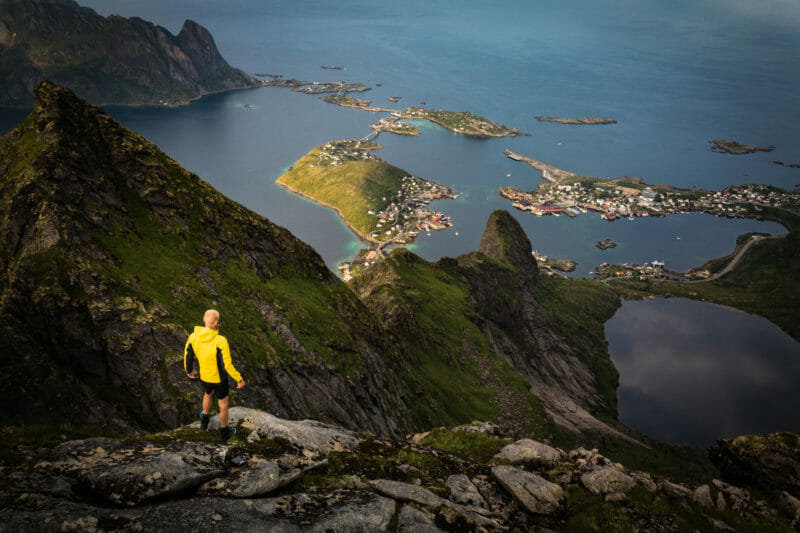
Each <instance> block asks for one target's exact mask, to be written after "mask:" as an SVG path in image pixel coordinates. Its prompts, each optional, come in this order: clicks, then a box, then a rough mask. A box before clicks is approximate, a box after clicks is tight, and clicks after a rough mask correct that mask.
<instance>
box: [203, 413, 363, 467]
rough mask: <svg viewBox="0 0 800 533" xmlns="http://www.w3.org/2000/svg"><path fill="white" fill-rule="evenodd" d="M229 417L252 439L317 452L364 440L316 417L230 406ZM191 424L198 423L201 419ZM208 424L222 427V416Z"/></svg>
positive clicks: (326, 451) (337, 448) (322, 453)
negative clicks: (283, 441) (284, 442)
mask: <svg viewBox="0 0 800 533" xmlns="http://www.w3.org/2000/svg"><path fill="white" fill-rule="evenodd" d="M228 417H229V418H228V419H229V423H230V424H231V425H237V424H241V425H242V426H244V427H246V428H248V429H250V430H251V433H250V435H248V440H249V441H255V440H258V439H261V438H264V437H270V438H275V437H280V438H282V439H286V440H287V441H289V442H290V443H291V444H292V445H294V446H296V447H298V448H301V449H303V450H304V451H306V452H309V453H311V454H314V455H322V456H326V455H328V454H329V453H330V452H332V451H344V450H352V449H353V448H355V447H356V446H358V444H359V443H360V442H361V441H362V440H363V439H362V438H361V437H360V436H358V434H356V433H354V432H352V431H349V430H347V429H344V428H341V427H338V426H331V425H328V424H323V423H322V422H318V421H316V420H285V419H283V418H278V417H277V416H274V415H271V414H269V413H265V412H264V411H259V410H257V409H249V408H247V407H239V406H236V407H231V408H230V411H229V414H228ZM191 425H192V426H197V425H199V422H195V423H194V424H191ZM209 427H211V428H214V427H219V416H213V417H211V422H210V423H209Z"/></svg>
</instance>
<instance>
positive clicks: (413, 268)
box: [358, 249, 546, 434]
mask: <svg viewBox="0 0 800 533" xmlns="http://www.w3.org/2000/svg"><path fill="white" fill-rule="evenodd" d="M382 277H383V278H385V281H382V280H381V279H380V278H382ZM358 284H359V285H361V284H369V285H371V286H372V287H373V292H372V293H371V294H370V296H369V297H368V298H367V303H368V305H371V307H372V308H373V309H375V310H377V312H378V314H379V315H381V316H383V317H384V318H386V317H391V318H389V319H388V320H389V321H390V322H391V321H394V323H395V325H394V326H391V325H390V328H391V329H392V330H393V332H394V333H395V334H396V335H398V336H399V337H400V342H402V344H403V349H404V350H406V359H407V360H408V361H409V366H408V374H407V375H406V379H407V380H408V382H409V386H410V387H414V389H413V390H418V391H419V392H420V393H421V395H420V396H419V402H418V403H417V404H416V405H413V406H412V409H413V410H414V411H415V412H416V413H417V415H418V417H421V418H422V419H425V418H427V419H429V420H431V422H433V421H434V420H436V419H440V420H442V419H443V420H445V421H446V423H448V424H463V423H468V422H471V421H473V420H476V419H477V420H498V418H500V416H501V412H500V408H499V407H498V404H497V401H496V400H497V399H498V396H499V394H500V388H499V387H497V386H496V385H495V383H494V382H492V381H491V380H490V382H487V380H486V379H483V378H482V374H481V371H482V369H484V371H486V369H488V371H489V372H490V373H491V374H493V375H494V376H496V377H497V378H499V380H500V381H502V383H504V384H505V386H506V387H508V388H510V389H511V394H513V395H515V396H516V397H517V398H518V399H519V400H520V403H519V404H518V406H519V408H520V410H521V412H522V413H524V414H523V417H524V420H520V421H519V423H520V425H522V426H524V427H526V429H527V430H528V431H529V432H530V433H535V434H542V432H543V431H545V427H546V423H545V416H544V410H543V408H542V407H541V404H540V403H539V400H538V398H537V397H536V396H534V395H532V394H531V393H530V392H529V391H528V386H527V383H526V381H525V380H524V379H523V378H522V377H521V376H519V375H518V374H517V373H516V372H514V370H513V369H512V368H511V367H510V366H509V364H508V363H507V362H506V361H505V360H503V359H501V358H499V357H497V356H496V355H494V353H493V352H492V350H491V346H490V345H489V341H488V340H487V339H486V337H485V336H484V335H483V333H482V332H481V331H480V329H479V328H478V326H477V325H476V323H475V321H476V320H477V317H476V316H475V312H474V310H473V309H472V307H471V303H470V299H469V293H468V285H467V281H466V280H465V279H464V278H463V277H458V276H454V275H453V274H451V273H448V272H446V271H444V270H443V269H440V268H437V266H436V265H435V264H433V263H429V262H427V261H424V260H421V259H420V258H418V257H416V256H414V255H413V254H411V253H410V252H408V251H407V250H405V249H397V250H395V251H393V252H392V253H391V254H390V256H389V257H388V258H387V259H386V261H385V264H383V265H381V266H380V267H379V268H378V269H373V270H371V271H368V273H367V274H366V275H365V278H364V279H362V280H360V281H359V282H358ZM398 315H401V316H404V317H406V318H408V321H404V320H403V319H402V318H397V316H398ZM431 394H433V397H432V398H431V397H430V395H431Z"/></svg>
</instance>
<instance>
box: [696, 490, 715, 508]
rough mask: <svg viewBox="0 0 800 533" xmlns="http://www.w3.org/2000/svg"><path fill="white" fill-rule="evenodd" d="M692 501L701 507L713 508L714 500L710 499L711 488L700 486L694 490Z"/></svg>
mask: <svg viewBox="0 0 800 533" xmlns="http://www.w3.org/2000/svg"><path fill="white" fill-rule="evenodd" d="M692 500H693V501H694V502H695V503H696V504H698V505H702V506H703V507H714V500H713V499H712V498H711V487H709V486H708V485H700V486H699V487H697V488H696V489H694V494H692Z"/></svg>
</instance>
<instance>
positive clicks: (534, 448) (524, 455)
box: [494, 439, 564, 468]
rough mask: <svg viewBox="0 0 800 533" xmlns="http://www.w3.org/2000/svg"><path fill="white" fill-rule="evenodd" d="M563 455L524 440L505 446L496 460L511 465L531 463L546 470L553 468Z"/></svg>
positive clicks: (537, 443) (543, 445)
mask: <svg viewBox="0 0 800 533" xmlns="http://www.w3.org/2000/svg"><path fill="white" fill-rule="evenodd" d="M563 455H564V454H563V453H562V452H560V451H559V450H556V449H555V448H553V447H552V446H548V445H547V444H543V443H541V442H536V441H535V440H531V439H522V440H518V441H517V442H514V443H511V444H508V445H506V446H504V447H503V449H502V450H500V451H499V452H498V453H497V455H495V456H494V458H495V459H497V460H500V461H508V462H509V463H511V464H520V463H529V464H532V465H535V466H541V467H544V468H553V467H554V466H555V465H556V463H558V461H559V460H560V459H561V458H562V457H563Z"/></svg>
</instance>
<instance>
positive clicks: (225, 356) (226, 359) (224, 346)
mask: <svg viewBox="0 0 800 533" xmlns="http://www.w3.org/2000/svg"><path fill="white" fill-rule="evenodd" d="M218 338H219V339H220V341H221V342H220V344H221V346H220V350H222V364H224V365H225V371H226V372H228V375H229V376H230V377H232V378H233V379H234V380H235V381H236V388H239V389H241V388H242V387H244V385H245V383H244V379H243V378H242V375H241V374H240V373H239V371H238V370H236V367H234V366H233V360H232V359H231V349H230V347H229V346H228V339H226V338H225V337H221V338H220V337H218Z"/></svg>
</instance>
